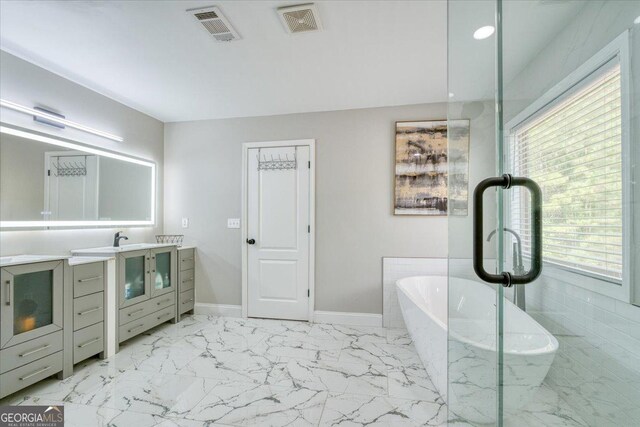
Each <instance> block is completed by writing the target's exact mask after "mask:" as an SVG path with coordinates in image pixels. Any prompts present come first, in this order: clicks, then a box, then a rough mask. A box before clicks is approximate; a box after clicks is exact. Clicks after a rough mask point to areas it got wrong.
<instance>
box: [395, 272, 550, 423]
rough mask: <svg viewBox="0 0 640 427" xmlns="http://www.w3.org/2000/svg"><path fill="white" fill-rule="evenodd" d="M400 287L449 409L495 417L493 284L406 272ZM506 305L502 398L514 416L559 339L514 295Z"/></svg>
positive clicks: (487, 419)
mask: <svg viewBox="0 0 640 427" xmlns="http://www.w3.org/2000/svg"><path fill="white" fill-rule="evenodd" d="M448 279H449V280H450V282H449V283H448ZM396 286H397V288H398V299H399V301H400V307H401V310H402V315H403V317H404V321H405V323H406V325H407V328H408V330H409V333H410V334H411V338H412V339H413V341H414V344H415V346H416V349H417V351H418V354H419V355H420V359H421V360H422V363H423V364H424V367H425V369H426V370H427V373H428V374H429V376H430V377H431V379H432V381H433V383H434V385H435V386H436V388H437V389H438V391H439V392H440V394H441V395H442V396H443V398H444V399H445V401H446V402H447V403H448V404H449V407H450V409H451V410H453V411H454V412H455V413H456V414H457V415H459V416H461V417H464V418H465V419H467V420H470V421H474V422H477V423H492V422H494V421H495V412H496V409H495V408H496V392H495V390H496V387H495V384H496V372H497V360H496V358H497V352H496V307H495V304H496V293H495V291H494V289H492V288H490V287H489V286H487V285H485V284H484V283H482V282H477V281H473V280H467V279H461V278H455V277H452V278H447V277H446V276H419V277H408V278H405V279H401V280H398V281H397V282H396ZM525 286H526V285H525ZM448 287H450V292H448ZM449 297H450V298H452V301H451V304H449V303H448V298H449ZM504 308H505V310H504V331H503V332H504V352H503V354H504V359H503V363H504V366H505V368H504V370H503V373H504V374H503V375H504V377H503V384H504V389H503V390H504V393H503V395H504V400H503V402H504V411H505V416H506V417H509V416H510V415H514V414H517V411H518V409H520V408H521V407H522V406H524V405H525V404H526V403H527V402H528V400H529V399H530V398H531V396H532V395H533V394H534V393H535V392H536V390H537V388H538V387H539V386H540V384H541V383H542V380H544V377H545V376H546V375H547V372H548V371H549V367H550V366H551V363H552V362H553V358H554V356H555V353H556V350H557V349H558V340H556V338H555V337H554V336H553V335H551V334H550V333H549V332H548V331H547V330H546V329H544V328H543V327H542V326H541V325H540V324H538V322H536V321H535V320H534V319H533V318H531V317H530V316H529V315H528V314H527V313H525V312H524V311H522V310H520V309H519V308H518V307H516V306H515V305H514V304H513V303H511V302H510V301H506V302H505V307H504ZM448 309H450V310H451V312H450V315H449V317H450V320H451V324H450V327H449V325H448V319H447V311H448ZM447 352H448V359H447ZM447 374H448V375H449V379H450V381H449V382H450V384H449V387H447Z"/></svg>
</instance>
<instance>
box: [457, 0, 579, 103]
mask: <svg viewBox="0 0 640 427" xmlns="http://www.w3.org/2000/svg"><path fill="white" fill-rule="evenodd" d="M585 5H586V2H585V1H583V0H511V1H507V2H505V3H504V4H503V11H502V23H503V50H502V65H503V79H504V83H505V87H508V86H509V83H510V82H511V81H512V80H513V79H515V78H517V77H518V74H519V73H520V72H521V71H522V70H523V69H524V68H525V67H526V66H527V65H528V64H529V63H530V62H531V61H532V60H533V59H534V58H535V57H536V56H537V55H539V54H540V52H541V51H542V50H543V49H544V48H545V47H546V46H547V45H549V44H550V43H551V42H552V41H553V40H554V38H555V37H556V36H557V35H558V34H559V33H560V32H562V31H563V30H564V29H565V28H566V26H567V24H568V23H569V22H571V20H573V19H574V18H575V17H576V16H577V15H579V13H580V10H581V9H582V8H583V7H585ZM494 16H495V0H455V1H452V2H451V4H450V7H449V17H448V18H449V19H448V25H449V29H448V31H449V39H448V46H449V57H448V61H449V70H448V84H449V92H450V93H451V94H452V100H453V101H472V100H487V99H490V100H491V99H493V98H494V97H495V85H496V76H495V74H496V73H495V72H496V67H495V63H496V40H495V35H494V36H492V37H490V38H487V39H484V40H475V39H474V38H473V33H474V31H475V30H476V29H477V28H480V27H482V26H484V25H492V24H493V22H494V19H495V18H494Z"/></svg>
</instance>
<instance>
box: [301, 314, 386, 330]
mask: <svg viewBox="0 0 640 427" xmlns="http://www.w3.org/2000/svg"><path fill="white" fill-rule="evenodd" d="M313 321H314V322H315V323H335V324H337V325H351V326H376V327H382V314H373V313H343V312H340V311H315V312H314V313H313Z"/></svg>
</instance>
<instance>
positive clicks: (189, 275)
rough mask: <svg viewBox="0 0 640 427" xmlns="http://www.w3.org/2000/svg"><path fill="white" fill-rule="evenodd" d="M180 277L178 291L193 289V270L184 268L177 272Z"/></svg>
mask: <svg viewBox="0 0 640 427" xmlns="http://www.w3.org/2000/svg"><path fill="white" fill-rule="evenodd" d="M179 277H180V292H184V291H188V290H189V289H193V288H194V285H195V271H194V270H193V269H191V270H184V271H181V272H180V274H179Z"/></svg>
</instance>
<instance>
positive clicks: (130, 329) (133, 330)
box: [118, 314, 153, 342]
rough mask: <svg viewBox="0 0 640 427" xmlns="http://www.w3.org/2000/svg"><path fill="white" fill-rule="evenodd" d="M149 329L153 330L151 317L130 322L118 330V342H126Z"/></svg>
mask: <svg viewBox="0 0 640 427" xmlns="http://www.w3.org/2000/svg"><path fill="white" fill-rule="evenodd" d="M151 316H153V314H151ZM149 328H151V317H150V316H145V317H143V318H141V319H137V320H134V321H133V322H129V323H127V324H126V325H122V326H120V328H118V342H122V341H126V340H128V339H129V338H131V337H135V336H136V335H138V334H139V333H141V332H144V331H146V330H147V329H149Z"/></svg>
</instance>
